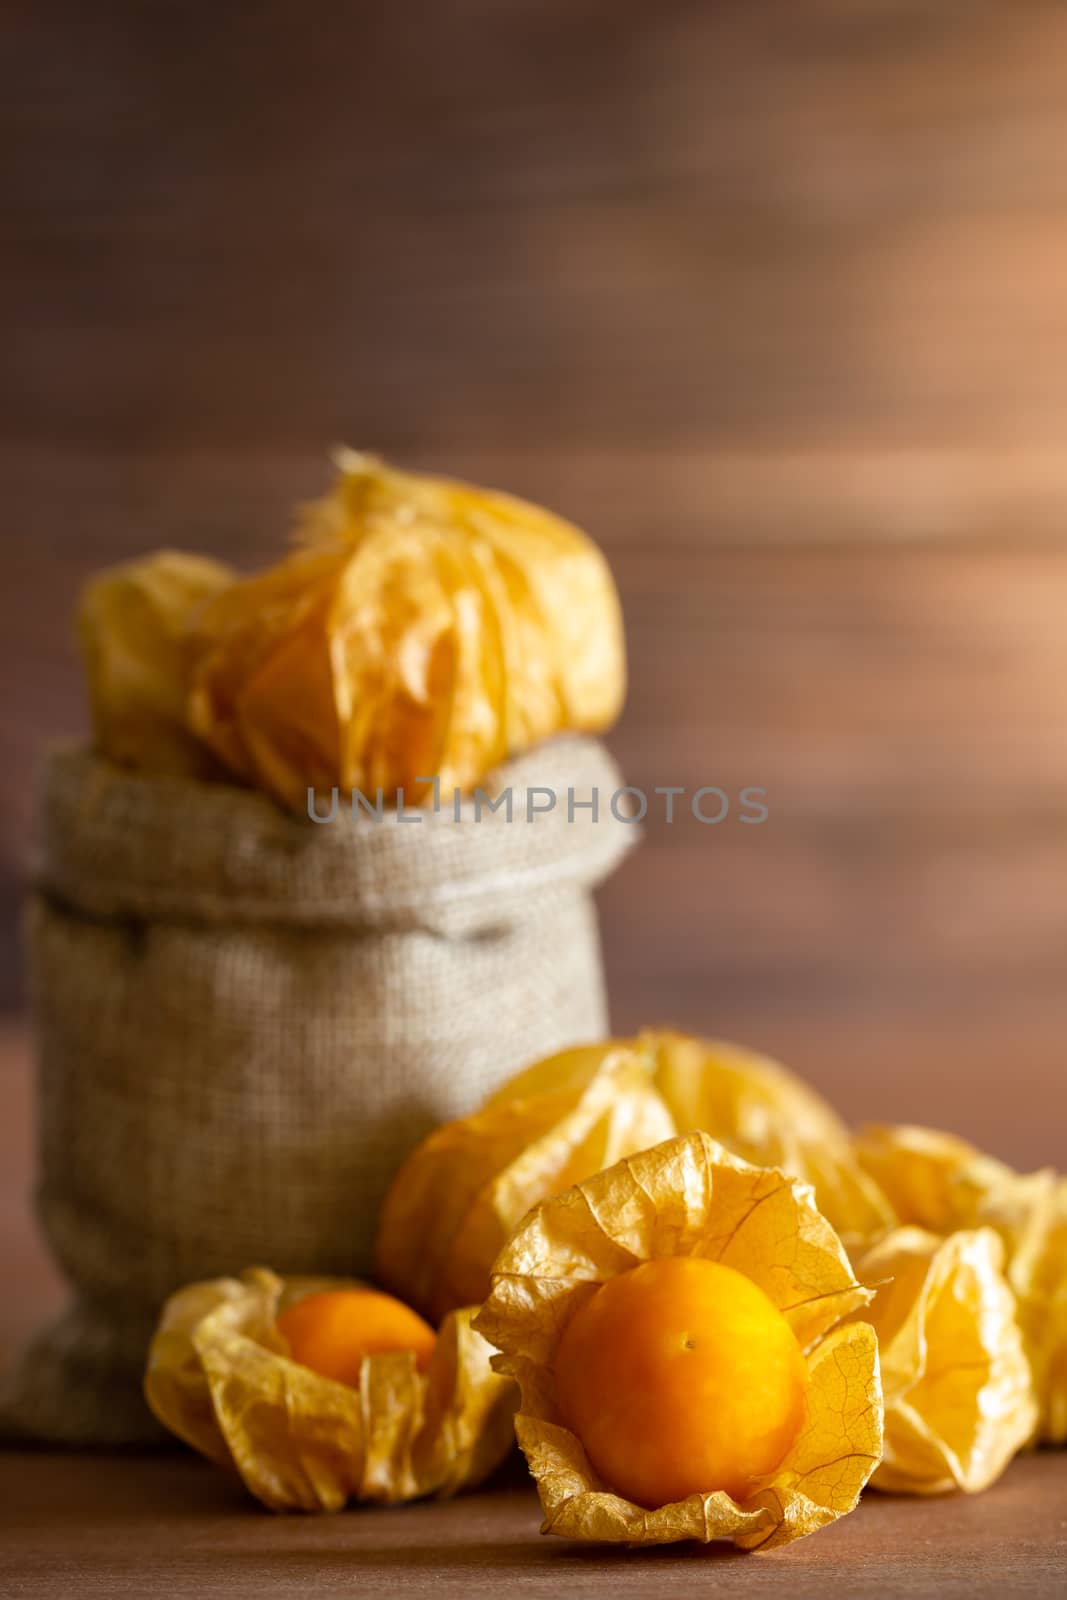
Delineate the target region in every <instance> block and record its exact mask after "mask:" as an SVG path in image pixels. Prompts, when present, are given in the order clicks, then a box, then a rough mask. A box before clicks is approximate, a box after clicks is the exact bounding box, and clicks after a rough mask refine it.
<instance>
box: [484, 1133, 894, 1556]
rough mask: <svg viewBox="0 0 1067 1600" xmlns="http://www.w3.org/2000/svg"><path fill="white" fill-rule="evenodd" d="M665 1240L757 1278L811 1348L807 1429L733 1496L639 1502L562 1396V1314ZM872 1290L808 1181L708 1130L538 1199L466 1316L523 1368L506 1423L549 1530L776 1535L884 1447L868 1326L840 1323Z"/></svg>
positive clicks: (843, 1500) (665, 1252)
mask: <svg viewBox="0 0 1067 1600" xmlns="http://www.w3.org/2000/svg"><path fill="white" fill-rule="evenodd" d="M673 1256H693V1257H704V1258H706V1259H707V1260H710V1261H715V1262H719V1263H721V1264H722V1265H724V1266H730V1267H733V1269H734V1270H735V1271H737V1272H740V1273H742V1274H743V1275H745V1276H746V1277H748V1278H749V1279H751V1281H752V1282H753V1283H755V1284H756V1285H757V1286H758V1287H759V1288H760V1289H761V1290H762V1291H763V1292H764V1294H765V1295H766V1296H767V1297H768V1298H769V1299H770V1301H771V1302H772V1305H773V1306H774V1307H775V1308H776V1309H777V1310H778V1311H779V1312H780V1313H781V1314H782V1315H783V1316H784V1317H785V1318H786V1320H787V1321H788V1322H789V1324H790V1326H791V1327H792V1329H793V1331H794V1333H795V1334H796V1336H797V1339H798V1341H799V1343H800V1345H801V1347H802V1349H803V1350H804V1351H805V1354H806V1361H807V1371H808V1390H807V1399H806V1411H805V1421H804V1424H803V1427H802V1429H801V1432H800V1434H799V1436H798V1437H797V1438H796V1440H795V1441H794V1443H793V1445H792V1446H791V1448H790V1449H789V1450H788V1453H787V1454H786V1456H785V1458H784V1459H783V1461H782V1462H781V1463H780V1465H779V1467H778V1468H777V1469H776V1470H775V1471H774V1472H773V1473H771V1474H770V1475H769V1476H768V1477H767V1478H766V1479H763V1480H760V1481H759V1482H758V1483H756V1484H754V1485H753V1488H752V1491H751V1493H750V1494H748V1495H747V1496H746V1497H745V1498H744V1499H742V1500H735V1499H734V1498H732V1497H731V1496H730V1495H729V1494H727V1493H726V1492H725V1491H722V1490H719V1491H715V1492H710V1493H707V1494H692V1495H690V1496H689V1497H688V1498H687V1499H685V1500H682V1501H675V1502H672V1503H670V1504H667V1505H662V1506H639V1505H636V1504H635V1503H634V1502H633V1501H631V1500H627V1499H625V1498H623V1497H622V1496H621V1495H618V1494H615V1493H613V1492H612V1490H611V1488H610V1486H609V1485H608V1484H606V1483H604V1482H603V1481H602V1480H601V1479H600V1478H599V1477H598V1475H597V1473H596V1471H595V1470H594V1468H593V1467H592V1465H591V1463H590V1461H589V1458H588V1456H587V1454H586V1451H585V1449H584V1447H583V1444H582V1441H581V1440H580V1439H579V1438H578V1437H577V1435H576V1434H575V1433H574V1432H572V1431H571V1429H570V1428H568V1427H567V1426H566V1424H565V1421H564V1418H563V1415H562V1413H561V1410H560V1406H559V1401H558V1398H557V1394H556V1383H555V1361H556V1352H557V1348H558V1346H559V1343H560V1340H561V1338H562V1336H563V1333H564V1331H565V1329H566V1328H567V1326H568V1325H569V1323H570V1322H571V1319H572V1318H573V1317H574V1316H575V1315H576V1313H577V1312H578V1311H579V1309H580V1308H581V1307H583V1306H584V1305H586V1304H587V1303H588V1302H589V1301H590V1298H591V1296H593V1295H594V1294H595V1293H596V1291H597V1289H598V1288H599V1287H600V1286H601V1285H603V1284H605V1283H606V1282H608V1281H609V1280H611V1279H612V1278H614V1277H615V1276H617V1275H618V1274H620V1273H625V1272H627V1271H629V1270H630V1269H631V1268H633V1267H635V1266H637V1265H639V1264H640V1263H642V1262H646V1261H652V1260H659V1259H662V1258H665V1257H673ZM870 1298H871V1294H870V1291H868V1290H867V1289H865V1288H864V1287H863V1286H862V1285H861V1284H860V1283H858V1282H857V1281H856V1279H855V1277H854V1275H853V1272H852V1269H851V1266H850V1265H849V1262H848V1258H847V1256H846V1254H845V1251H844V1249H843V1247H842V1245H841V1242H840V1240H839V1239H838V1238H837V1236H836V1235H835V1233H834V1231H833V1229H832V1228H831V1227H830V1225H829V1223H828V1222H827V1221H826V1220H825V1218H824V1217H822V1216H821V1215H820V1214H819V1212H818V1211H817V1210H816V1207H815V1203H814V1199H813V1197H812V1193H811V1190H810V1188H808V1186H806V1185H805V1184H802V1183H799V1182H796V1181H794V1180H790V1179H787V1178H785V1177H784V1176H783V1174H782V1173H780V1172H776V1171H773V1170H764V1169H760V1168H757V1167H753V1166H751V1165H749V1164H748V1163H747V1162H745V1161H743V1160H741V1159H740V1158H739V1157H737V1156H735V1155H733V1154H732V1153H730V1152H729V1151H727V1150H726V1149H724V1148H723V1147H722V1146H721V1145H718V1144H716V1143H715V1142H714V1141H713V1140H712V1139H710V1138H709V1137H708V1136H707V1135H706V1134H703V1133H691V1134H687V1135H684V1136H681V1137H675V1138H672V1139H670V1140H667V1141H666V1142H664V1143H663V1144H661V1145H659V1146H657V1147H656V1148H654V1149H651V1150H646V1151H643V1152H641V1153H640V1154H637V1155H634V1156H631V1157H628V1158H627V1159H625V1160H623V1161H620V1162H618V1163H617V1164H616V1165H615V1166H614V1167H611V1168H609V1169H608V1170H606V1171H603V1172H600V1173H598V1174H597V1175H596V1176H594V1177H591V1178H589V1179H588V1180H586V1181H585V1182H582V1183H580V1184H578V1185H576V1186H575V1187H573V1188H571V1189H569V1190H568V1191H566V1192H565V1193H564V1194H561V1195H558V1196H556V1197H555V1198H553V1199H549V1200H546V1201H544V1202H542V1203H541V1204H540V1205H539V1206H537V1207H536V1209H535V1210H534V1211H532V1212H531V1213H530V1215H529V1216H527V1217H526V1219H525V1220H524V1221H523V1222H522V1223H521V1225H520V1226H519V1227H518V1229H517V1230H516V1232H515V1233H514V1235H513V1236H512V1238H511V1241H510V1242H509V1244H508V1245H507V1246H506V1247H505V1249H504V1250H503V1251H502V1253H501V1255H500V1256H499V1258H498V1259H497V1261H496V1263H495V1265H494V1269H493V1279H492V1292H491V1294H490V1296H489V1298H488V1300H487V1301H486V1303H485V1305H484V1306H483V1307H482V1309H481V1311H480V1312H479V1313H478V1315H477V1318H476V1322H475V1325H476V1327H477V1328H478V1330H479V1331H480V1332H481V1333H482V1334H484V1336H485V1337H486V1339H488V1340H489V1341H490V1342H491V1343H492V1344H493V1345H495V1346H496V1348H497V1349H498V1350H499V1351H500V1352H501V1354H500V1356H499V1357H498V1358H497V1360H496V1362H495V1365H496V1366H497V1368H498V1370H499V1371H501V1372H503V1373H507V1374H508V1375H510V1376H512V1377H514V1378H515V1379H516V1380H517V1382H518V1385H519V1389H520V1393H521V1397H522V1398H521V1403H520V1408H519V1414H518V1416H517V1418H516V1433H517V1435H518V1439H519V1443H520V1444H521V1446H522V1448H523V1450H524V1452H525V1454H526V1458H527V1461H528V1463H529V1466H530V1470H531V1472H532V1473H533V1476H534V1478H535V1479H536V1481H537V1486H538V1492H539V1494H540V1496H541V1503H542V1507H543V1510H544V1514H545V1521H544V1531H545V1532H546V1533H555V1534H561V1535H565V1536H567V1537H570V1538H576V1539H590V1540H601V1541H605V1540H606V1541H612V1542H625V1543H631V1544H652V1543H664V1542H669V1541H672V1540H678V1539H700V1540H711V1539H720V1538H724V1539H732V1540H733V1541H734V1542H735V1543H737V1544H738V1545H740V1546H742V1547H743V1548H746V1549H754V1548H757V1547H766V1548H770V1547H771V1546H773V1545H776V1544H784V1543H787V1542H789V1541H790V1540H792V1539H796V1538H799V1537H800V1536H801V1535H803V1534H806V1533H811V1532H813V1531H815V1530H816V1529H817V1528H819V1527H821V1526H823V1525H824V1524H825V1523H827V1522H829V1521H832V1520H833V1519H834V1518H836V1517H838V1516H841V1515H843V1514H844V1513H845V1512H847V1511H850V1510H851V1509H852V1507H853V1506H854V1505H855V1504H856V1501H857V1499H858V1497H859V1493H860V1490H861V1489H862V1487H863V1485H864V1483H865V1482H866V1481H867V1479H868V1477H869V1476H870V1474H871V1472H872V1470H873V1469H874V1466H875V1465H876V1463H877V1461H878V1459H879V1457H880V1455H881V1446H882V1400H881V1388H880V1383H879V1377H878V1351H877V1343H876V1339H875V1335H874V1333H873V1331H872V1330H871V1329H870V1328H869V1327H868V1326H867V1325H866V1324H864V1323H859V1322H857V1323H848V1324H846V1325H844V1326H839V1324H840V1323H841V1319H842V1318H844V1317H847V1316H848V1315H849V1314H850V1313H854V1312H857V1311H858V1310H859V1309H860V1308H861V1307H862V1306H864V1305H865V1304H867V1302H868V1301H869V1300H870ZM606 1354H607V1352H606ZM708 1426H709V1427H714V1418H713V1417H709V1418H708Z"/></svg>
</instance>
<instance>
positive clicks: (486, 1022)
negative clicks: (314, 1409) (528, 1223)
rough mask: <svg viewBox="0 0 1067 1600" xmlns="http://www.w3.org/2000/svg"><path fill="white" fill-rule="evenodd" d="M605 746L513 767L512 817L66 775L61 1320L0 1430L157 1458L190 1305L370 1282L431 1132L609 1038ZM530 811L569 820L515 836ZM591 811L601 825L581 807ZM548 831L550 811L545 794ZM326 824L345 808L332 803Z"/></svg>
mask: <svg viewBox="0 0 1067 1600" xmlns="http://www.w3.org/2000/svg"><path fill="white" fill-rule="evenodd" d="M621 782H622V780H621V778H620V776H619V773H618V771H617V769H616V767H615V765H614V763H613V762H612V760H611V757H610V756H609V755H608V753H607V752H606V751H605V750H604V749H603V747H602V746H601V745H599V744H598V743H597V742H595V741H593V740H589V739H578V738H574V739H566V740H559V741H555V742H553V743H551V744H549V745H546V746H544V747H542V748H541V749H540V750H538V751H535V752H532V753H530V754H529V755H527V756H525V757H523V758H522V759H521V760H520V761H517V762H514V763H512V764H511V765H510V766H508V767H506V768H503V769H501V771H500V772H499V773H498V774H497V775H496V777H495V779H494V780H492V781H490V782H488V783H487V784H486V791H487V793H489V794H490V795H499V794H500V793H502V792H503V791H504V790H505V789H508V788H510V789H511V791H512V794H513V816H512V820H511V822H508V821H507V818H506V814H505V811H504V810H503V808H501V809H500V810H498V811H496V812H490V811H489V810H488V809H487V808H486V809H483V812H482V815H481V818H480V820H475V818H474V815H473V805H472V803H471V802H467V803H465V805H464V806H463V808H462V815H461V817H460V819H459V820H458V821H457V820H456V819H455V818H454V817H453V815H452V809H451V796H442V797H441V798H442V810H441V812H440V813H439V814H437V815H434V814H433V813H432V812H427V813H425V814H424V816H423V819H422V820H421V821H420V822H406V823H404V822H398V821H397V820H396V814H395V813H389V812H387V813H386V815H385V820H383V821H382V822H377V821H374V820H372V819H370V818H368V817H366V816H365V815H361V816H360V817H359V819H358V820H356V821H353V820H352V818H351V815H350V814H349V812H348V809H347V807H346V806H345V805H343V804H342V806H341V807H340V809H339V813H338V815H337V817H336V818H335V820H334V821H332V822H330V823H329V824H316V823H313V822H312V821H310V820H309V819H308V818H306V817H304V818H300V817H293V816H289V815H286V814H284V813H282V812H281V811H280V810H278V809H277V808H276V807H275V806H274V805H273V804H272V803H271V802H270V801H269V800H267V799H265V798H264V797H263V796H261V795H258V794H254V793H252V792H250V791H245V790H241V789H235V788H233V787H230V786H228V785H208V784H201V783H194V782H191V781H185V780H175V779H153V778H147V777H143V776H137V775H134V774H130V773H126V772H122V771H120V770H118V769H117V768H115V767H112V766H109V765H107V764H106V763H104V762H101V761H99V760H98V759H96V758H95V757H94V756H92V755H91V754H90V753H88V752H86V751H84V750H82V749H68V748H64V749H59V750H57V751H55V752H54V753H53V754H52V755H51V757H50V758H49V760H48V762H47V765H46V769H45V773H44V781H43V784H42V788H41V796H40V825H39V830H38V833H39V839H38V851H37V859H36V862H35V866H34V873H33V882H34V888H33V893H32V896H31V902H30V907H29V914H28V934H29V952H30V971H31V989H32V999H33V1009H34V1020H35V1027H36V1049H37V1070H38V1097H39V1108H38V1124H39V1141H40V1143H39V1163H40V1168H39V1184H38V1191H37V1204H38V1212H39V1216H40V1220H41V1224H42V1227H43V1229H44V1232H45V1235H46V1237H47V1239H48V1242H49V1244H50V1246H51V1249H52V1251H53V1253H54V1255H55V1257H56V1259H57V1261H58V1263H59V1264H60V1266H61V1267H62V1269H63V1271H64V1272H65V1274H66V1276H67V1277H68V1279H69V1280H70V1283H71V1286H72V1289H73V1291H74V1296H75V1299H74V1303H73V1305H72V1307H71V1309H70V1311H69V1312H68V1313H67V1314H66V1316H65V1317H64V1318H63V1319H62V1320H61V1322H60V1323H59V1324H57V1325H54V1326H52V1327H51V1328H48V1329H46V1330H44V1332H43V1333H42V1334H40V1335H39V1336H38V1337H37V1339H35V1340H34V1341H33V1342H32V1343H31V1345H30V1347H29V1349H28V1350H27V1351H26V1352H25V1353H24V1356H23V1359H22V1361H21V1363H20V1364H19V1366H18V1367H17V1369H16V1371H15V1373H14V1375H13V1377H12V1378H11V1379H10V1380H9V1381H8V1384H7V1386H6V1392H4V1393H2V1394H0V1431H3V1432H5V1433H7V1434H9V1435H10V1434H12V1433H15V1434H19V1435H24V1436H28V1437H32V1438H37V1439H44V1440H54V1441H64V1442H72V1443H121V1442H131V1443H132V1442H138V1441H141V1440H147V1439H151V1438H152V1437H154V1435H155V1425H154V1423H153V1422H152V1420H151V1418H150V1417H149V1414H148V1412H147V1409H146V1408H145V1407H144V1405H143V1402H142V1400H141V1394H140V1382H141V1372H142V1365H143V1358H144V1353H145V1349H146V1346H147V1342H148V1339H149V1336H150V1334H151V1331H152V1328H153V1325H154V1322H155V1318H156V1315H157V1313H158V1311H159V1308H160V1306H161V1305H162V1303H163V1301H164V1300H165V1298H166V1297H167V1296H168V1295H169V1294H171V1293H172V1292H173V1291H174V1290H175V1289H177V1288H179V1287H180V1286H181V1285H182V1284H184V1283H187V1282H189V1281H190V1280H192V1279H196V1278H208V1277H213V1276H216V1275H225V1274H231V1273H236V1272H239V1271H240V1270H241V1269H242V1268H244V1267H246V1266H248V1265H250V1264H257V1263H265V1264H268V1265H269V1266H271V1267H273V1268H274V1269H275V1270H277V1271H278V1272H280V1273H282V1274H286V1273H292V1274H298V1273H338V1274H353V1275H357V1276H360V1275H367V1274H369V1272H370V1268H371V1245H372V1239H373V1235H374V1229H375V1223H376V1218H377V1211H378V1206H379V1202H380V1200H381V1197H382V1195H383V1193H384V1190H385V1187H386V1185H387V1183H388V1181H389V1179H390V1177H391V1176H392V1174H393V1172H394V1171H395V1169H396V1167H397V1166H398V1165H399V1163H400V1161H401V1160H402V1158H403V1157H404V1156H405V1155H406V1154H407V1152H408V1151H409V1150H410V1149H411V1148H412V1146H413V1145H414V1144H415V1143H416V1142H417V1141H418V1140H419V1139H420V1138H421V1137H422V1136H423V1135H424V1134H425V1133H426V1132H427V1131H428V1130H429V1129H430V1128H431V1127H432V1126H433V1125H434V1124H436V1123H438V1122H441V1121H443V1120H446V1119H447V1118H450V1117H455V1116H461V1115H463V1114H465V1113H467V1112H469V1111H470V1110H471V1109H472V1108H473V1107H474V1106H475V1105H477V1104H478V1102H479V1101H480V1100H481V1099H482V1098H483V1097H484V1096H485V1095H486V1094H487V1093H488V1092H489V1091H490V1090H492V1089H493V1088H494V1087H495V1086H496V1085H497V1084H498V1083H499V1082H501V1081H502V1080H503V1079H505V1078H506V1077H508V1076H509V1075H510V1074H511V1073H513V1072H514V1071H515V1070H516V1069H517V1068H518V1067H520V1066H522V1065H523V1064H524V1063H525V1062H528V1061H531V1060H533V1059H535V1058H536V1057H538V1056H540V1055H543V1054H546V1053H548V1052H550V1051H552V1050H555V1049H558V1048H561V1047H563V1046H565V1045H568V1044H572V1043H575V1042H578V1041H587V1040H591V1039H594V1038H597V1037H599V1036H602V1035H603V1034H604V1032H605V1030H606V1016H605V1008H604V995H603V983H602V974H601V967H600V953H599V941H598V934H597V925H596V916H595V911H594V908H593V904H592V899H591V891H592V889H593V888H594V886H595V885H596V884H597V883H598V882H599V881H600V880H601V879H603V878H604V877H605V876H606V875H607V874H608V873H609V872H610V871H611V869H612V868H613V867H614V866H615V865H616V863H617V862H618V861H619V860H620V858H621V856H622V855H623V854H624V853H625V852H626V850H627V849H628V848H629V846H630V845H631V844H632V843H633V842H634V840H635V837H636V834H637V831H638V830H637V829H636V828H635V827H634V826H633V825H632V824H628V823H624V822H621V821H619V820H618V819H617V818H615V817H614V816H613V815H612V812H611V809H610V806H609V800H610V797H611V795H612V794H613V793H614V792H615V790H616V789H617V788H618V786H619V785H620V784H621ZM533 786H538V787H540V788H543V789H545V790H548V791H552V792H553V793H555V794H556V795H557V796H558V799H557V802H556V805H555V807H554V809H553V810H552V811H551V812H549V813H546V814H539V815H537V816H536V817H535V819H534V820H533V821H532V822H528V821H527V820H526V815H527V810H526V796H527V792H528V790H529V789H530V788H532V787H533ZM568 790H573V791H574V794H575V798H576V799H577V800H581V799H583V798H588V797H589V795H590V793H591V792H592V791H593V790H596V791H598V793H599V816H598V818H597V819H596V820H594V819H593V816H592V813H591V812H590V811H589V810H587V809H583V808H582V807H581V806H576V807H575V808H574V809H573V812H570V808H569V807H568V799H567V793H568ZM534 804H535V807H539V806H543V805H546V804H547V800H546V796H545V795H543V794H542V795H538V796H536V797H535V801H534ZM321 810H322V811H323V813H325V812H326V811H327V810H328V805H327V803H326V802H325V801H324V802H323V804H322V806H321Z"/></svg>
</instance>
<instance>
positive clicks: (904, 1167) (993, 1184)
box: [854, 1125, 1067, 1444]
mask: <svg viewBox="0 0 1067 1600" xmlns="http://www.w3.org/2000/svg"><path fill="white" fill-rule="evenodd" d="M854 1148H855V1150H856V1155H857V1158H858V1160H859V1161H860V1162H861V1164H862V1165H863V1167H864V1169H865V1170H866V1171H868V1172H869V1173H870V1174H871V1175H872V1177H873V1178H874V1179H875V1180H876V1182H877V1183H878V1185H879V1187H880V1188H881V1189H882V1190H883V1191H884V1192H885V1193H886V1195H887V1196H888V1198H889V1200H890V1202H891V1204H892V1206H893V1209H894V1211H895V1212H896V1214H897V1216H898V1218H899V1220H900V1221H901V1222H902V1223H904V1224H914V1225H916V1226H918V1227H921V1228H926V1229H928V1230H930V1231H931V1232H933V1233H939V1234H950V1233H952V1232H954V1231H955V1230H957V1229H961V1228H966V1229H969V1228H981V1227H989V1228H992V1229H993V1230H994V1231H995V1232H996V1234H997V1235H998V1237H999V1238H1000V1240H1001V1242H1002V1244H1003V1246H1004V1252H1005V1272H1006V1276H1007V1279H1008V1282H1009V1283H1010V1285H1011V1288H1012V1290H1013V1292H1014V1294H1015V1298H1016V1301H1017V1302H1018V1319H1019V1324H1020V1326H1021V1328H1022V1331H1023V1338H1024V1341H1025V1345H1026V1352H1027V1356H1028V1358H1029V1361H1030V1365H1031V1368H1032V1371H1033V1375H1034V1387H1035V1391H1036V1395H1037V1403H1038V1419H1037V1424H1036V1431H1035V1437H1036V1438H1037V1439H1038V1440H1039V1441H1041V1442H1043V1443H1046V1444H1064V1443H1067V1179H1064V1178H1063V1177H1059V1176H1057V1174H1056V1173H1055V1172H1054V1171H1052V1170H1051V1169H1050V1168H1042V1169H1040V1170H1038V1171H1036V1172H1027V1173H1019V1172H1015V1171H1014V1170H1013V1169H1012V1168H1011V1167H1009V1166H1007V1165H1006V1164H1005V1163H1004V1162H1002V1161H998V1160H997V1159H996V1158H995V1157H993V1156H990V1155H986V1154H985V1153H984V1152H982V1151H980V1150H978V1149H976V1148H975V1147H974V1145H971V1144H968V1143H967V1141H966V1140H964V1139H959V1138H956V1137H955V1136H954V1135H953V1134H948V1133H942V1132H940V1131H939V1130H937V1129H934V1128H923V1127H913V1126H909V1125H897V1126H893V1125H889V1126H875V1127H870V1128H865V1129H862V1130H861V1131H860V1133H859V1134H857V1136H856V1138H855V1140H854Z"/></svg>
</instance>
